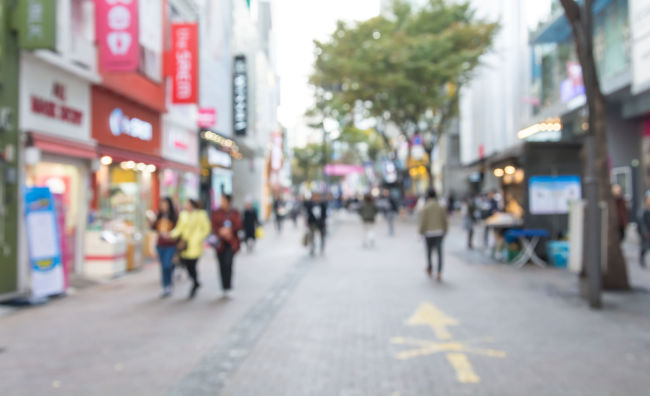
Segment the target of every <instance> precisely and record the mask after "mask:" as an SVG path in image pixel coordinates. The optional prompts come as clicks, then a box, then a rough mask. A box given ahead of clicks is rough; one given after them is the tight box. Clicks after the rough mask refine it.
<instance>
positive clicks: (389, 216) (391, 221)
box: [386, 211, 396, 236]
mask: <svg viewBox="0 0 650 396" xmlns="http://www.w3.org/2000/svg"><path fill="white" fill-rule="evenodd" d="M395 215H396V213H395V212H391V211H388V212H386V221H387V222H388V235H391V236H392V235H395Z"/></svg>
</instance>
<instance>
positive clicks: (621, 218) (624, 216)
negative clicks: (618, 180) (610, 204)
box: [612, 184, 629, 243]
mask: <svg viewBox="0 0 650 396" xmlns="http://www.w3.org/2000/svg"><path fill="white" fill-rule="evenodd" d="M612 195H613V196H614V206H615V210H616V221H617V223H616V224H617V227H618V236H619V241H620V242H621V243H623V241H624V240H625V230H626V229H627V224H628V217H629V216H628V210H627V203H626V202H625V197H624V196H623V189H622V188H621V186H619V185H618V184H614V185H613V186H612Z"/></svg>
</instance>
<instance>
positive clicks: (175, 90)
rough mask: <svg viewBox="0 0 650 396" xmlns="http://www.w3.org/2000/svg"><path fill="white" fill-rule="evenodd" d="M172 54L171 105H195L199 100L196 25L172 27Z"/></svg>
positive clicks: (179, 24)
mask: <svg viewBox="0 0 650 396" xmlns="http://www.w3.org/2000/svg"><path fill="white" fill-rule="evenodd" d="M172 53H173V59H172V65H171V74H172V103H175V104H193V103H197V102H198V98H199V95H198V94H199V29H198V25H197V24H196V23H175V24H173V25H172Z"/></svg>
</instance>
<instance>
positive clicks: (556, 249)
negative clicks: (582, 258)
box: [547, 241, 569, 268]
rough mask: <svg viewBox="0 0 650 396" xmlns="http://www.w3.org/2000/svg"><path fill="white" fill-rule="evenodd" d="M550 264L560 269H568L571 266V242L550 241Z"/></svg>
mask: <svg viewBox="0 0 650 396" xmlns="http://www.w3.org/2000/svg"><path fill="white" fill-rule="evenodd" d="M547 251H548V260H549V263H550V264H551V265H553V266H555V267H558V268H566V267H567V266H568V264H569V242H567V241H549V242H548V245H547Z"/></svg>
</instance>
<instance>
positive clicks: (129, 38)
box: [95, 0, 162, 72]
mask: <svg viewBox="0 0 650 396" xmlns="http://www.w3.org/2000/svg"><path fill="white" fill-rule="evenodd" d="M161 23H162V21H161ZM95 32H96V37H97V44H98V46H99V67H100V70H101V71H104V72H132V71H136V70H137V69H138V63H139V59H140V56H139V49H140V44H139V37H138V33H139V30H138V0H95Z"/></svg>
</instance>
